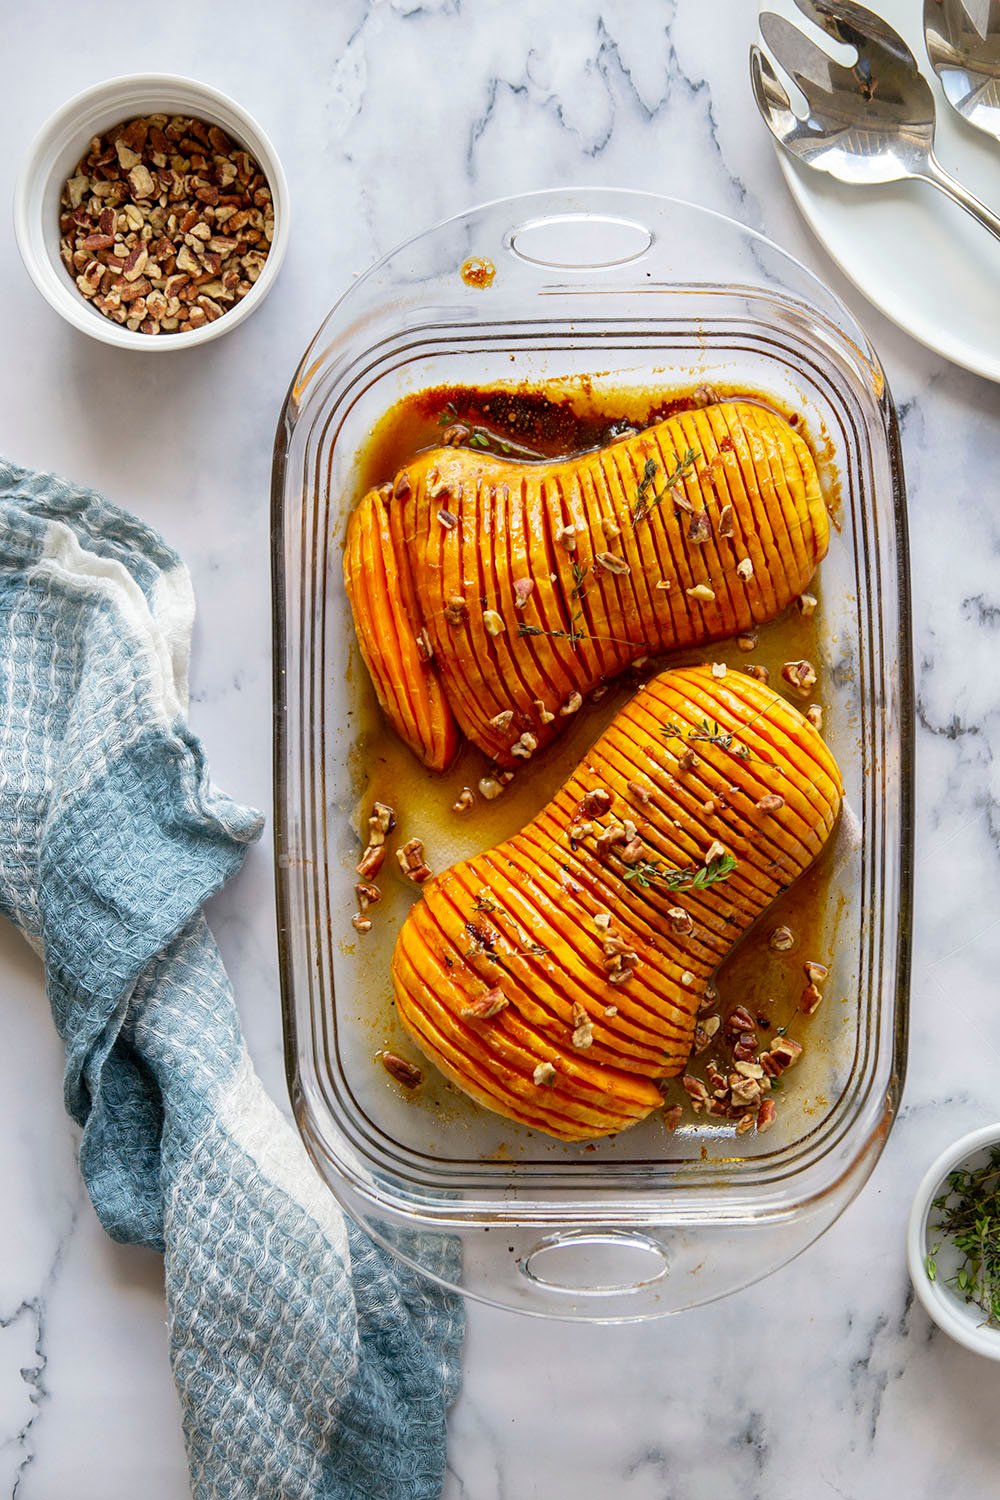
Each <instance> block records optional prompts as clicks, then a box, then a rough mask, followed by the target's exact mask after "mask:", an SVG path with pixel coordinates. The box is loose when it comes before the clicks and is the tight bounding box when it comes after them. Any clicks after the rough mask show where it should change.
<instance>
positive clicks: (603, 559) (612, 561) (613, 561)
mask: <svg viewBox="0 0 1000 1500" xmlns="http://www.w3.org/2000/svg"><path fill="white" fill-rule="evenodd" d="M594 561H595V563H596V564H597V566H598V567H599V568H603V569H604V571H605V573H631V571H632V569H631V567H630V566H629V564H628V563H627V562H626V561H625V559H624V557H618V556H617V555H616V554H615V553H614V552H597V553H595V555H594Z"/></svg>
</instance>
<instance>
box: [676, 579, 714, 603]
mask: <svg viewBox="0 0 1000 1500" xmlns="http://www.w3.org/2000/svg"><path fill="white" fill-rule="evenodd" d="M684 592H685V594H687V596H688V598H689V599H698V600H700V601H701V602H702V603H703V604H711V602H712V600H713V599H714V598H715V590H714V589H713V588H709V586H708V584H707V583H696V584H694V586H693V587H692V588H689V589H685V590H684Z"/></svg>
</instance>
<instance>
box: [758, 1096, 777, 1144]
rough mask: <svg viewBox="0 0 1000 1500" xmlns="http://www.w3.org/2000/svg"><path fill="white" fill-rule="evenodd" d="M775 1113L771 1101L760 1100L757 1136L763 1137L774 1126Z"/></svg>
mask: <svg viewBox="0 0 1000 1500" xmlns="http://www.w3.org/2000/svg"><path fill="white" fill-rule="evenodd" d="M776 1114H777V1111H776V1109H775V1107H774V1100H773V1099H762V1100H761V1103H760V1108H759V1109H758V1110H757V1134H758V1135H764V1134H765V1133H766V1132H767V1131H768V1130H770V1128H771V1126H772V1125H773V1124H774V1121H775V1116H776Z"/></svg>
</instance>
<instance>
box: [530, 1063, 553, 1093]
mask: <svg viewBox="0 0 1000 1500" xmlns="http://www.w3.org/2000/svg"><path fill="white" fill-rule="evenodd" d="M531 1076H532V1079H533V1081H534V1083H535V1085H536V1087H538V1088H548V1089H550V1088H551V1087H552V1085H553V1084H554V1083H555V1081H556V1077H557V1076H558V1075H557V1074H556V1070H555V1068H554V1067H553V1066H552V1064H551V1063H550V1062H540V1063H539V1064H538V1067H537V1068H536V1069H535V1071H534V1073H533V1074H532V1075H531Z"/></svg>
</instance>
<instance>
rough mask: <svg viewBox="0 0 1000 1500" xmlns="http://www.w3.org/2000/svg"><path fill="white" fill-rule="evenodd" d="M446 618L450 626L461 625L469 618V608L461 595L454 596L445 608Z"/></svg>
mask: <svg viewBox="0 0 1000 1500" xmlns="http://www.w3.org/2000/svg"><path fill="white" fill-rule="evenodd" d="M444 617H445V619H446V620H447V622H448V624H449V625H461V624H462V621H463V620H467V619H468V618H469V606H468V605H467V604H466V602H465V600H464V599H463V597H462V595H461V594H452V596H451V598H450V599H449V600H448V603H447V604H446V605H445V607H444Z"/></svg>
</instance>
